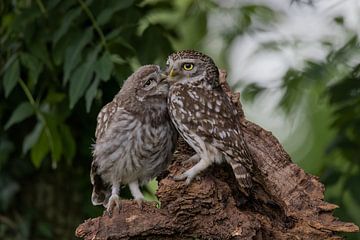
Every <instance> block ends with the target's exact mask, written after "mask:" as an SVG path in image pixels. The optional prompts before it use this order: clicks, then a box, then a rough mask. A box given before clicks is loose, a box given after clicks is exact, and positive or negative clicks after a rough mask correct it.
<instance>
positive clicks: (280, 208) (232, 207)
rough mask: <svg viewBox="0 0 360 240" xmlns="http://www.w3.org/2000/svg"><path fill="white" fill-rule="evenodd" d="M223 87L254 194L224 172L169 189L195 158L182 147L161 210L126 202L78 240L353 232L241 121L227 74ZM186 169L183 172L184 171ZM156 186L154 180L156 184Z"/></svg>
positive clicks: (320, 191)
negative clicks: (246, 154) (248, 159)
mask: <svg viewBox="0 0 360 240" xmlns="http://www.w3.org/2000/svg"><path fill="white" fill-rule="evenodd" d="M220 75H221V79H222V87H223V88H224V90H225V91H226V92H227V93H228V95H229V96H230V97H231V98H232V100H233V102H234V103H235V105H236V107H237V108H238V109H239V111H240V112H241V113H242V114H241V118H240V119H239V121H240V122H241V124H242V127H243V132H244V137H245V139H246V142H247V144H248V146H249V148H250V151H251V154H252V156H253V157H254V161H255V165H256V167H257V173H256V174H257V175H259V176H257V178H260V179H261V181H258V182H257V183H256V186H255V188H254V193H253V194H252V196H251V197H250V198H246V199H245V198H244V197H243V196H242V194H241V193H240V191H238V189H237V187H236V181H235V177H234V175H233V173H232V170H231V168H230V167H229V166H228V165H227V164H225V163H224V164H222V165H214V166H212V167H210V168H209V169H207V170H205V171H204V172H203V173H202V174H201V175H200V177H199V178H198V179H195V180H193V182H192V183H191V184H190V185H185V183H184V181H174V180H173V179H172V176H174V175H177V174H180V173H182V172H184V171H185V170H186V169H188V168H189V167H190V166H191V163H186V164H183V161H184V160H186V159H188V158H189V157H190V156H192V154H193V153H194V152H193V150H192V149H191V148H190V147H189V146H188V145H187V144H186V143H185V142H184V141H183V140H182V139H181V140H180V141H179V144H178V147H177V150H176V152H175V154H174V162H173V163H172V165H171V166H170V167H169V171H168V172H166V173H164V174H163V176H162V177H159V178H161V179H160V181H159V188H158V191H157V196H158V198H159V201H160V202H161V207H160V208H157V207H156V206H154V204H152V203H144V204H143V207H142V209H140V208H139V206H138V205H137V204H136V203H135V202H134V201H130V200H123V201H122V207H121V209H120V211H119V213H114V215H113V216H112V217H111V218H110V217H109V216H107V215H106V214H104V216H102V217H98V218H94V219H89V220H86V221H85V222H84V223H83V224H81V225H80V226H79V227H78V228H77V229H76V236H78V237H81V238H83V239H85V240H90V239H91V240H93V239H104V240H105V239H112V240H114V239H196V238H197V239H259V240H260V239H291V240H293V239H311V240H314V239H322V240H323V239H341V237H339V236H337V235H336V234H337V233H338V232H356V231H359V228H358V227H357V226H356V225H355V224H353V223H344V222H341V221H338V220H337V219H336V218H335V217H333V216H332V212H333V210H334V209H335V208H337V206H336V205H334V204H330V203H327V202H324V186H323V185H322V184H321V183H320V182H319V179H318V178H317V177H314V176H311V175H309V174H307V173H305V172H304V171H303V170H302V169H301V168H299V167H298V166H297V165H296V164H294V163H292V162H291V159H290V156H289V155H288V154H287V153H286V152H285V150H284V149H283V147H282V146H281V145H280V143H279V141H278V140H277V139H276V138H275V137H274V136H273V135H272V134H271V132H268V131H266V130H264V129H263V128H261V127H259V126H258V125H256V124H254V123H252V122H250V121H247V120H246V119H245V118H244V115H243V112H242V107H241V104H240V102H239V94H238V93H235V94H234V93H231V91H230V90H229V87H228V85H227V83H226V80H225V79H226V73H225V71H220ZM183 165H184V166H183ZM159 178H158V180H159Z"/></svg>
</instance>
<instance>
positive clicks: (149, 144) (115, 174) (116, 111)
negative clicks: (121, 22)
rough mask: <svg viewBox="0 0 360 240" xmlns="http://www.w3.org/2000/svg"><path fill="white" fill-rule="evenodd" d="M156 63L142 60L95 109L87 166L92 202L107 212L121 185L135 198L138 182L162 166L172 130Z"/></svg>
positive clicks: (169, 150) (172, 137) (168, 153)
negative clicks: (91, 142)
mask: <svg viewBox="0 0 360 240" xmlns="http://www.w3.org/2000/svg"><path fill="white" fill-rule="evenodd" d="M163 80H164V78H163V77H162V76H161V71H160V68H159V67H158V66H155V65H147V66H143V67H141V68H140V69H139V70H137V71H136V72H135V73H134V74H132V75H131V76H130V77H129V78H128V79H127V80H126V82H125V83H124V85H123V87H122V89H121V90H120V91H119V93H118V94H117V95H116V96H115V97H114V99H113V100H112V101H111V102H110V103H108V104H107V105H106V106H104V107H103V109H102V110H101V111H100V113H99V115H98V118H97V120H98V122H97V127H96V132H95V136H96V143H95V144H94V150H93V155H94V159H93V162H92V166H91V174H90V175H91V182H92V184H93V194H92V202H93V204H94V205H99V204H102V205H104V206H106V207H108V210H109V211H111V210H112V208H113V206H111V205H112V204H113V203H109V202H115V204H117V203H118V195H119V189H120V186H121V185H126V184H129V186H130V190H131V193H132V195H133V196H134V198H135V199H142V197H143V196H142V194H141V192H140V190H139V185H143V184H145V183H147V182H148V181H149V180H150V179H151V178H154V177H155V176H157V175H158V174H159V173H160V172H161V171H163V170H165V169H166V167H167V166H168V164H169V163H170V160H171V155H172V152H173V151H174V148H175V143H176V139H177V133H176V130H175V128H174V127H173V125H172V123H171V121H170V118H169V115H168V111H167V106H166V97H167V93H168V84H167V83H166V82H165V81H163Z"/></svg>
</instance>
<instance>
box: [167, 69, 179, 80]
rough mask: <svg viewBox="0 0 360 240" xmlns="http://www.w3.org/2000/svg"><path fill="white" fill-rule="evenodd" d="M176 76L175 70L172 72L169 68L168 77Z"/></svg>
mask: <svg viewBox="0 0 360 240" xmlns="http://www.w3.org/2000/svg"><path fill="white" fill-rule="evenodd" d="M176 75H178V72H177V71H176V70H174V68H171V70H170V73H169V77H171V78H172V77H175V76H176Z"/></svg>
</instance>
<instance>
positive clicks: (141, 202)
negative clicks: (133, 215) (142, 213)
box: [135, 199, 143, 210]
mask: <svg viewBox="0 0 360 240" xmlns="http://www.w3.org/2000/svg"><path fill="white" fill-rule="evenodd" d="M135 202H136V203H137V205H138V207H139V209H140V210H143V199H135Z"/></svg>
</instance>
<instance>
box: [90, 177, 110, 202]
mask: <svg viewBox="0 0 360 240" xmlns="http://www.w3.org/2000/svg"><path fill="white" fill-rule="evenodd" d="M110 195H111V192H110V190H109V189H108V188H107V187H106V186H105V185H104V183H103V181H102V179H101V177H100V176H99V175H94V181H93V191H92V194H91V202H92V204H93V205H103V206H106V205H107V203H108V201H109V198H110Z"/></svg>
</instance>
